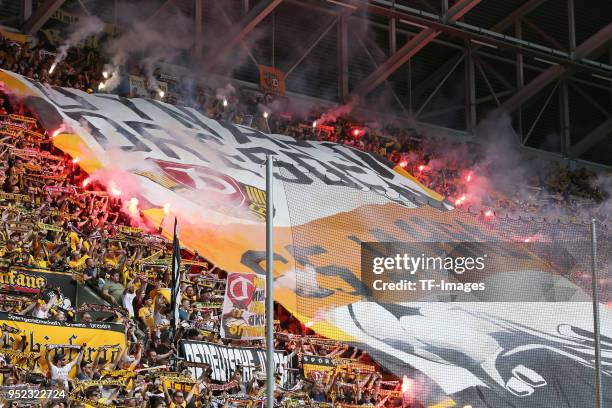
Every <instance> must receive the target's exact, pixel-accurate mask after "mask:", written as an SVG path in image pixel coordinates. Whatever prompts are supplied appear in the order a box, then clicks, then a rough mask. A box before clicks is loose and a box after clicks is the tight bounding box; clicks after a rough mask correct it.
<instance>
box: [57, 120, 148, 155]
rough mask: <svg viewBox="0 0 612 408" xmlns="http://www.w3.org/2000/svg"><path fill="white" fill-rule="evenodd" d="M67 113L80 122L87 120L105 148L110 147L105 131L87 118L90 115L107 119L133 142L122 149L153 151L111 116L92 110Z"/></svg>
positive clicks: (98, 140)
mask: <svg viewBox="0 0 612 408" xmlns="http://www.w3.org/2000/svg"><path fill="white" fill-rule="evenodd" d="M65 113H66V115H68V116H69V117H70V118H71V119H73V120H75V121H77V122H80V121H81V119H83V120H86V121H87V124H88V126H89V127H90V133H91V135H92V136H93V137H94V139H96V141H97V142H98V143H99V144H100V145H101V146H102V147H104V148H105V149H106V148H108V147H109V146H108V139H107V138H106V136H105V135H104V133H102V132H101V131H100V129H98V127H97V126H96V125H95V124H93V123H92V122H91V121H89V120H88V119H87V118H88V117H92V118H99V119H102V120H104V121H106V122H107V123H109V124H110V125H111V126H112V127H113V129H114V130H115V131H116V132H117V133H119V134H120V135H122V136H123V137H125V138H126V139H127V140H128V141H129V142H130V143H132V146H120V148H121V150H125V151H130V152H150V151H151V149H150V148H149V146H147V145H146V144H144V143H143V142H142V140H140V139H139V138H138V137H137V136H136V135H134V134H133V133H131V132H129V131H128V130H127V129H125V128H124V127H123V126H121V125H120V124H118V123H117V122H115V121H114V120H112V119H111V118H109V117H108V116H105V115H101V114H99V113H91V112H85V111H76V112H65Z"/></svg>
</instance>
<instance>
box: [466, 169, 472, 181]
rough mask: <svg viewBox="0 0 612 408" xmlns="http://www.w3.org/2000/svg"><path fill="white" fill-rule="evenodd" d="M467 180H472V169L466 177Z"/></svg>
mask: <svg viewBox="0 0 612 408" xmlns="http://www.w3.org/2000/svg"><path fill="white" fill-rule="evenodd" d="M465 181H467V182H468V183H469V182H470V181H472V172H471V171H470V172H469V173H468V174H467V176H466V177H465Z"/></svg>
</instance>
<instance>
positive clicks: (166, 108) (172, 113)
mask: <svg viewBox="0 0 612 408" xmlns="http://www.w3.org/2000/svg"><path fill="white" fill-rule="evenodd" d="M146 101H147V102H149V103H150V104H151V105H153V106H155V107H156V108H157V109H159V110H161V111H162V112H164V113H165V114H166V115H168V116H170V117H171V118H173V119H174V120H176V121H177V122H180V123H181V124H182V125H183V126H185V127H187V128H189V129H193V128H194V127H195V126H194V125H193V123H192V120H189V119H190V118H188V117H187V116H185V115H184V114H183V113H181V112H177V111H175V110H174V109H172V108H170V106H169V105H167V104H164V103H161V102H159V101H156V100H155V99H147V100H146Z"/></svg>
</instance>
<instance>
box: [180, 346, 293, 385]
mask: <svg viewBox="0 0 612 408" xmlns="http://www.w3.org/2000/svg"><path fill="white" fill-rule="evenodd" d="M181 347H182V351H183V355H184V356H185V360H186V361H187V362H188V365H189V363H194V364H192V367H190V371H191V373H192V374H193V376H194V377H195V378H200V376H201V375H202V373H203V372H204V370H205V369H206V368H210V370H211V373H210V378H211V379H212V380H214V381H221V382H227V381H229V380H230V379H231V377H232V375H233V374H234V372H235V371H236V370H240V373H241V374H242V378H243V381H250V380H251V379H252V378H253V376H254V375H255V374H256V373H257V372H260V373H265V372H266V350H264V349H259V348H247V347H228V346H223V345H220V344H214V343H206V342H203V341H191V340H183V341H181ZM274 363H275V365H276V374H280V375H281V377H282V378H281V381H282V383H283V384H284V383H285V381H286V376H287V375H289V370H287V369H288V368H291V367H290V366H289V364H290V361H289V359H288V358H287V354H285V353H284V352H282V351H276V352H275V353H274Z"/></svg>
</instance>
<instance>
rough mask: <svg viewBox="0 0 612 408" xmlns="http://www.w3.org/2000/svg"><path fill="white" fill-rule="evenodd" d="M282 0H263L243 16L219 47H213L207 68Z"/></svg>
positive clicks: (212, 67) (218, 60) (217, 61)
mask: <svg viewBox="0 0 612 408" xmlns="http://www.w3.org/2000/svg"><path fill="white" fill-rule="evenodd" d="M282 2H283V0H263V1H261V2H260V3H258V4H257V5H256V6H255V7H253V8H252V9H251V11H249V13H248V14H247V15H246V16H244V18H243V19H242V21H241V22H240V23H239V24H237V25H236V28H235V29H234V30H232V32H231V34H230V35H229V37H228V39H227V40H225V41H223V42H222V45H221V47H220V48H217V49H215V51H214V52H213V53H211V55H210V61H209V62H208V64H207V65H208V68H209V69H214V68H215V67H216V66H217V64H218V63H219V62H220V61H223V58H225V56H226V55H227V53H229V51H230V50H231V49H232V48H234V47H235V46H236V45H237V44H238V43H240V42H241V41H242V39H243V38H244V37H245V36H246V35H247V34H248V33H250V32H251V31H252V30H253V29H254V28H255V27H256V26H257V24H259V23H260V22H261V21H262V20H263V19H265V18H266V17H267V16H268V15H269V14H270V13H271V12H272V11H273V10H274V9H275V8H276V7H277V6H278V5H279V4H281V3H282Z"/></svg>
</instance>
